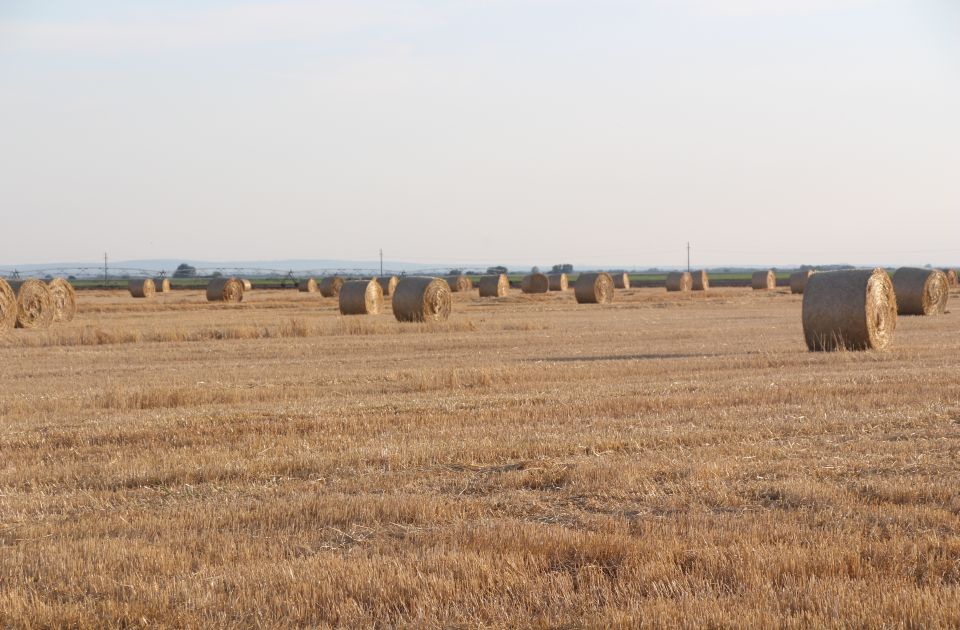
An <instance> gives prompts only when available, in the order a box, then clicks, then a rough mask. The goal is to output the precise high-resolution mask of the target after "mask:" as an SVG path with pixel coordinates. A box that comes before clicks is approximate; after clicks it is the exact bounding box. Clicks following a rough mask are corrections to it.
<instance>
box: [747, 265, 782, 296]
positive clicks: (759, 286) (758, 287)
mask: <svg viewBox="0 0 960 630" xmlns="http://www.w3.org/2000/svg"><path fill="white" fill-rule="evenodd" d="M750 286H751V287H753V290H754V291H773V290H774V289H776V288H777V274H775V273H773V270H772V269H770V270H767V271H755V272H753V277H752V278H751V279H750Z"/></svg>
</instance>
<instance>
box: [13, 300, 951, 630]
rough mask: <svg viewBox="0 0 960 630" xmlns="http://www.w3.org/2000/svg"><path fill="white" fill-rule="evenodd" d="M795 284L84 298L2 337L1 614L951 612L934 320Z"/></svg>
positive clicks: (501, 618) (349, 621) (946, 422)
mask: <svg viewBox="0 0 960 630" xmlns="http://www.w3.org/2000/svg"><path fill="white" fill-rule="evenodd" d="M957 295H958V294H957V292H956V290H954V294H953V297H954V299H957ZM802 297H803V296H800V295H791V294H789V293H787V292H785V291H783V292H770V293H764V294H758V293H757V292H754V291H751V290H750V289H749V288H736V289H732V288H717V289H713V288H711V291H710V292H709V293H702V292H701V293H667V292H665V291H664V290H663V287H662V284H661V285H660V286H659V287H658V288H651V289H627V290H622V291H617V298H616V301H615V302H614V303H612V304H608V305H606V306H605V307H604V308H584V307H582V306H578V305H577V304H576V301H575V299H574V296H573V295H572V294H571V293H569V292H568V293H561V292H553V293H547V294H541V295H534V296H531V295H522V294H521V293H520V291H518V290H515V289H514V290H511V291H510V293H509V295H508V296H507V297H503V298H498V299H496V300H489V299H486V300H482V299H480V298H479V297H478V295H476V292H474V293H458V294H455V295H454V296H453V310H452V314H451V316H450V318H449V320H447V321H445V322H439V323H435V324H430V323H400V322H397V321H396V320H395V319H394V317H393V316H392V315H391V314H390V305H389V303H385V304H384V312H383V314H381V315H377V316H373V315H371V316H369V317H363V318H345V317H341V316H340V315H339V314H338V305H337V303H336V302H335V301H330V300H327V301H325V300H317V299H316V296H311V295H309V294H305V293H299V292H297V291H292V290H291V291H279V290H257V291H255V292H252V293H250V294H249V295H246V296H245V297H244V301H243V302H242V303H240V304H237V305H235V307H233V308H229V309H225V308H223V307H222V305H219V306H218V305H216V304H211V303H208V302H207V301H206V297H205V294H204V292H203V291H200V290H196V291H192V290H178V291H175V292H173V293H171V294H168V295H167V296H164V299H162V300H159V299H158V300H132V299H130V294H129V293H128V292H127V291H111V292H108V291H82V292H80V293H79V295H78V313H77V316H76V318H75V319H74V320H73V321H72V322H69V323H64V324H62V325H58V326H56V327H53V328H50V329H46V330H10V331H8V332H7V333H6V334H5V335H3V336H0V379H2V380H0V382H2V383H3V387H2V389H0V419H2V422H0V453H2V457H0V548H2V550H3V551H2V553H0V576H2V581H0V584H2V586H0V626H3V627H7V626H15V627H20V626H27V627H46V626H77V627H97V626H100V627H104V626H107V627H110V626H166V627H184V626H186V627H224V626H227V627H236V626H263V627H275V626H320V627H338V626H351V627H371V626H377V627H392V626H410V627H451V626H457V627H478V626H494V627H518V626H519V627H528V626H530V625H546V626H549V625H561V624H568V625H571V626H577V625H591V624H594V625H596V626H599V627H603V626H617V625H619V626H621V627H635V626H639V625H641V624H647V625H651V626H673V627H675V626H714V627H716V626H737V627H771V626H773V627H778V626H780V627H782V626H810V627H824V626H827V627H844V626H846V627H878V626H885V627H917V628H919V627H956V626H958V625H960V606H957V605H956V603H957V602H958V601H960V456H958V454H960V380H958V379H957V377H956V374H957V373H958V370H960V334H957V333H958V332H960V320H958V317H960V315H957V314H956V313H949V312H948V313H947V314H946V315H943V316H940V317H929V318H904V319H903V320H902V321H900V322H899V323H898V326H897V331H896V337H895V340H894V343H893V345H892V346H891V348H890V349H889V350H887V351H885V352H872V351H868V352H835V353H811V352H808V350H807V347H806V345H805V342H804V334H803V329H802V324H801V316H800V308H801V300H802ZM387 302H389V301H387Z"/></svg>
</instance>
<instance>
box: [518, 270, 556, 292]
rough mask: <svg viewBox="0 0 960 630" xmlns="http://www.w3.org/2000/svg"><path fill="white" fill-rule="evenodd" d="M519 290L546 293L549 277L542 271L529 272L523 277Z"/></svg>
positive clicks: (548, 286)
mask: <svg viewBox="0 0 960 630" xmlns="http://www.w3.org/2000/svg"><path fill="white" fill-rule="evenodd" d="M520 290H521V291H523V292H524V293H546V292H547V291H549V290H550V278H548V277H547V276H546V275H544V274H542V273H531V274H528V275H526V276H524V277H523V280H522V281H521V282H520Z"/></svg>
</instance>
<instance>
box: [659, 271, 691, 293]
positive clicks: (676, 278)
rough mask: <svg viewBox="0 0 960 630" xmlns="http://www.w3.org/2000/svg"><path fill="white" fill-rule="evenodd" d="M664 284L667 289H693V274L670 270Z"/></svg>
mask: <svg viewBox="0 0 960 630" xmlns="http://www.w3.org/2000/svg"><path fill="white" fill-rule="evenodd" d="M665 284H666V287H667V291H690V290H691V289H693V275H692V274H691V273H690V272H689V271H671V272H670V273H668V274H667V280H666V282H665Z"/></svg>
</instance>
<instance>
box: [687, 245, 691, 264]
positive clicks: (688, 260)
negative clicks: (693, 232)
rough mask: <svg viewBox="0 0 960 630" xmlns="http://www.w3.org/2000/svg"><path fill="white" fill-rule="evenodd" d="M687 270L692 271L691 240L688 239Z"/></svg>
mask: <svg viewBox="0 0 960 630" xmlns="http://www.w3.org/2000/svg"><path fill="white" fill-rule="evenodd" d="M687 271H690V241H687Z"/></svg>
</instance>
